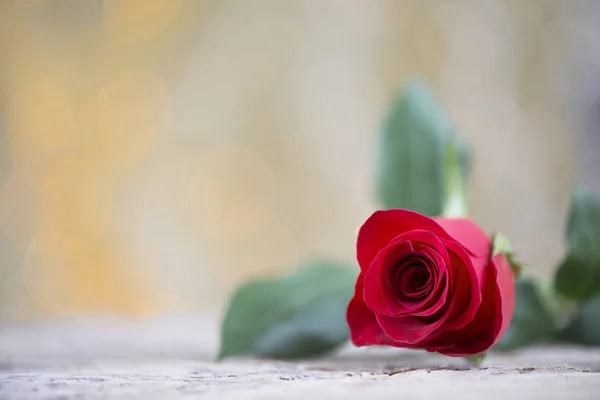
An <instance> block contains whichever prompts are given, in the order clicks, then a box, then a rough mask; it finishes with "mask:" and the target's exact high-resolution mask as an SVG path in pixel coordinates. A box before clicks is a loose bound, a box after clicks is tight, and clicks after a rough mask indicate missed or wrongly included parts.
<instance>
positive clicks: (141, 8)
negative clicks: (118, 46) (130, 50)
mask: <svg viewBox="0 0 600 400" xmlns="http://www.w3.org/2000/svg"><path fill="white" fill-rule="evenodd" d="M181 6H182V0H104V26H105V28H106V30H107V31H108V33H109V34H110V36H111V37H112V38H114V39H116V40H119V41H122V42H126V43H138V42H142V41H145V40H148V39H151V38H153V37H154V36H156V35H158V34H159V33H161V32H162V31H164V30H165V29H167V28H168V27H169V25H171V24H172V23H173V22H174V21H175V19H176V18H177V15H178V14H179V12H180V11H181Z"/></svg>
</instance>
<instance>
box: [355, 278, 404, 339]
mask: <svg viewBox="0 0 600 400" xmlns="http://www.w3.org/2000/svg"><path fill="white" fill-rule="evenodd" d="M363 290H364V276H363V274H362V273H361V274H360V275H359V276H358V279H357V281H356V287H355V292H354V297H353V298H352V300H350V303H349V304H348V309H347V311H346V320H347V321H348V326H349V328H350V339H351V341H352V343H353V344H354V345H355V346H368V345H389V346H396V347H401V346H402V345H401V344H399V343H396V342H394V341H393V340H392V339H390V338H389V337H388V336H387V335H386V334H385V333H384V332H383V331H382V330H381V328H380V327H379V324H378V323H377V320H376V319H375V314H374V313H373V311H371V310H370V309H369V308H368V307H367V306H366V304H365V303H364V301H363Z"/></svg>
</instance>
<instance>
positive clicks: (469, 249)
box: [347, 209, 515, 357]
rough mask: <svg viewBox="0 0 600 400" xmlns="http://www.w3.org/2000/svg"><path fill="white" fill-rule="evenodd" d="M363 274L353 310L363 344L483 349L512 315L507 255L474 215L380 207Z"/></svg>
mask: <svg viewBox="0 0 600 400" xmlns="http://www.w3.org/2000/svg"><path fill="white" fill-rule="evenodd" d="M356 247H357V258H358V263H359V264H360V269H361V271H360V274H359V276H358V280H357V282H356V291H355V294H354V298H353V299H352V300H351V301H350V304H349V305H348V311H347V319H348V325H349V326H350V336H351V339H352V342H353V343H354V344H355V345H356V346H366V345H389V346H394V347H409V348H421V349H425V350H427V351H432V352H439V353H441V354H445V355H447V356H454V357H462V356H470V355H474V354H478V353H482V352H484V351H486V350H488V349H489V348H490V347H492V346H493V345H494V344H495V343H496V342H497V341H498V340H499V339H500V338H501V337H502V335H503V334H504V331H505V330H506V328H508V324H509V323H510V319H511V318H512V314H513V309H514V304H515V284H514V278H513V274H512V271H511V269H510V265H509V263H508V261H507V259H506V257H505V256H504V254H502V253H501V254H498V255H495V256H493V257H492V255H491V243H490V239H489V237H488V236H487V235H486V234H485V232H484V231H483V230H482V229H481V228H480V227H479V226H477V225H476V224H475V223H474V222H472V221H471V220H469V219H466V218H435V219H432V218H429V217H426V216H424V215H421V214H418V213H416V212H413V211H408V210H403V209H394V210H386V211H377V212H375V213H374V214H373V215H372V216H371V217H370V218H369V219H368V220H367V221H366V222H365V223H364V225H363V226H362V227H361V229H360V231H359V234H358V241H357V246H356Z"/></svg>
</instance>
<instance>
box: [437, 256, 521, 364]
mask: <svg viewBox="0 0 600 400" xmlns="http://www.w3.org/2000/svg"><path fill="white" fill-rule="evenodd" d="M514 305H515V285H514V278H513V276H512V271H511V270H510V265H509V264H508V261H507V260H506V257H505V256H504V255H503V254H499V255H496V256H494V258H493V259H492V262H490V264H489V268H487V274H486V282H485V287H484V291H483V301H482V303H481V306H480V307H479V309H478V311H477V314H476V315H475V317H474V318H473V320H472V321H471V322H470V323H469V324H468V325H466V326H465V327H464V328H462V329H459V330H456V331H449V332H445V333H444V338H443V342H446V343H447V344H449V345H448V346H447V347H444V348H441V345H442V343H441V342H439V343H438V346H437V347H430V348H427V350H429V351H438V352H439V353H441V354H444V355H447V356H451V357H465V356H469V355H474V354H479V353H482V352H484V351H486V350H488V349H490V348H491V347H492V346H493V345H494V344H496V343H497V342H498V340H500V338H501V337H502V335H503V334H504V332H505V331H506V329H507V328H508V325H509V324H510V320H511V318H512V314H513V311H514Z"/></svg>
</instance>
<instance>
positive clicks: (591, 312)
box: [562, 295, 600, 346]
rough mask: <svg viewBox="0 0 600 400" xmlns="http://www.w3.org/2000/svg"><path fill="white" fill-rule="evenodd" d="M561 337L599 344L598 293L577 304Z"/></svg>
mask: <svg viewBox="0 0 600 400" xmlns="http://www.w3.org/2000/svg"><path fill="white" fill-rule="evenodd" d="M562 338H563V339H566V340H568V341H570V342H575V343H579V344H585V345H592V346H598V345H600V295H597V296H594V297H592V298H591V299H589V300H586V301H584V302H583V303H581V304H580V305H579V307H578V308H577V311H576V314H575V318H574V319H573V321H572V322H571V324H570V325H569V326H568V327H567V328H566V329H565V331H564V332H563V334H562Z"/></svg>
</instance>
